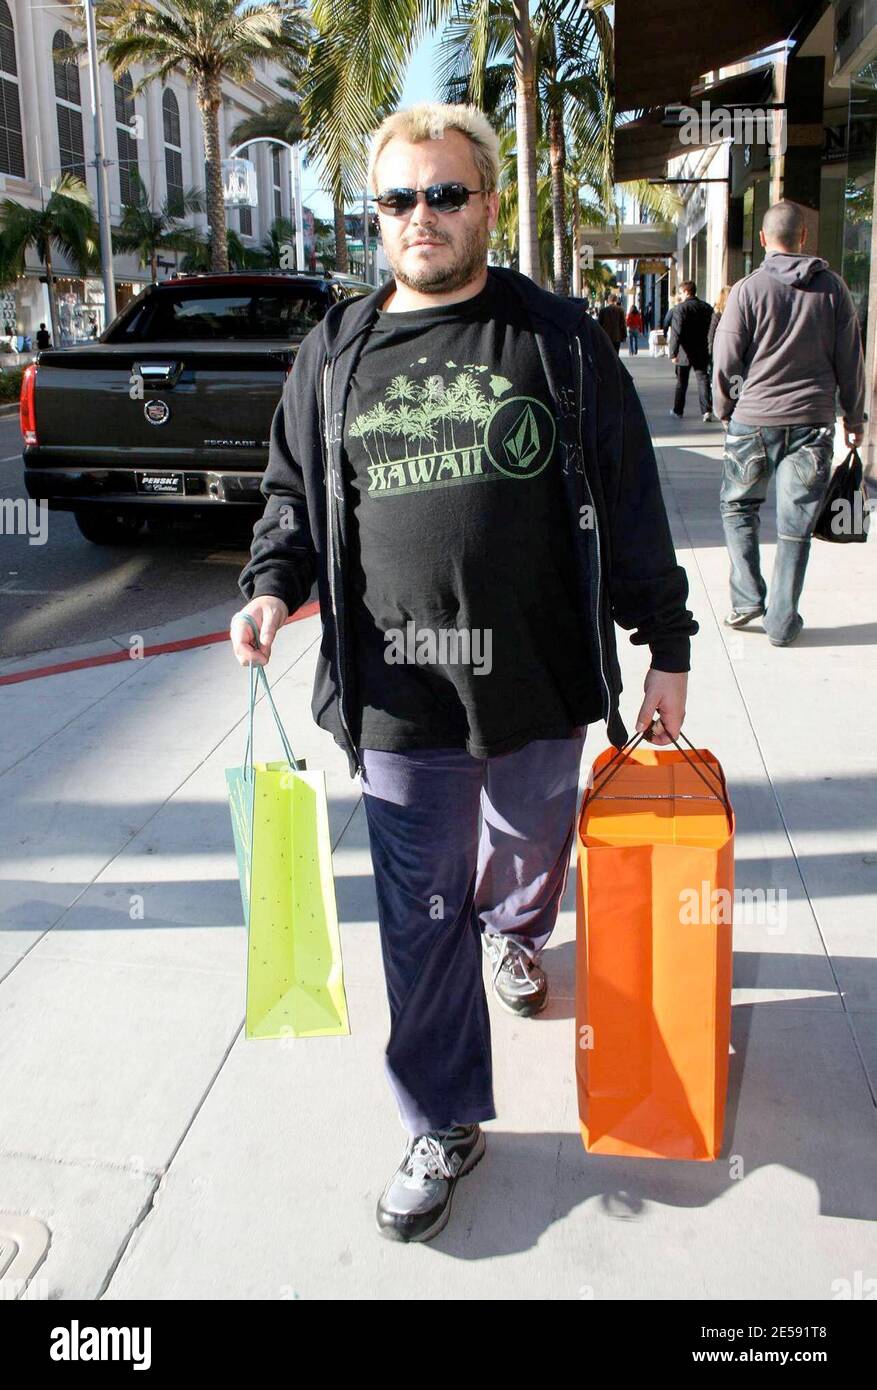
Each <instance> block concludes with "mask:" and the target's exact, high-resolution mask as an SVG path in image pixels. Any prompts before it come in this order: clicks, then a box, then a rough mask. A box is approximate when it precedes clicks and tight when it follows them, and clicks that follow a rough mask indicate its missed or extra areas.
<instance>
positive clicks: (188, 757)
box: [0, 354, 877, 1299]
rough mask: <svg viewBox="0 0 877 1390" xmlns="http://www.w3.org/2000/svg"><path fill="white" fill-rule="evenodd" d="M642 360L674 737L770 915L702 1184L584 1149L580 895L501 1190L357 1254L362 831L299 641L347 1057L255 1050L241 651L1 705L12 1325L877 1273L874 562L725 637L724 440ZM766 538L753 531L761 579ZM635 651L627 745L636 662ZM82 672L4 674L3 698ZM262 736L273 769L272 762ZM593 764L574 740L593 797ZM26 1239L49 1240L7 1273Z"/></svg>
mask: <svg viewBox="0 0 877 1390" xmlns="http://www.w3.org/2000/svg"><path fill="white" fill-rule="evenodd" d="M627 360H628V359H627V358H626V356H625V361H627ZM630 366H631V368H632V370H633V372H634V375H635V378H636V380H637V384H638V387H639V389H640V391H641V394H642V397H643V400H644V402H645V404H646V406H647V409H648V412H649V416H650V421H651V426H652V431H653V437H654V441H655V445H656V449H657V451H658V455H659V461H660V466H661V471H662V479H663V482H664V487H665V496H666V501H667V506H668V510H669V513H670V517H671V522H672V525H673V530H674V535H675V539H676V544H677V548H678V553H679V558H680V561H681V563H683V564H684V565H685V566H686V568H687V571H688V575H689V582H690V590H691V599H690V603H691V607H692V608H693V609H694V612H695V615H696V617H697V618H698V620H699V621H700V624H701V631H700V633H699V634H698V636H697V637H696V638H695V639H694V642H693V671H692V675H691V679H690V699H689V709H688V716H687V719H686V724H685V729H686V732H687V734H688V736H689V737H690V738H691V739H692V741H693V742H695V743H696V744H698V745H699V746H705V747H709V748H711V749H712V750H713V751H714V752H715V753H717V754H718V756H719V757H720V758H721V760H722V762H723V764H724V768H725V771H726V774H727V777H728V781H729V784H730V788H731V794H732V798H733V801H734V805H735V809H736V814H737V822H738V834H737V879H736V886H737V887H738V888H740V889H750V890H763V893H764V895H769V900H770V901H776V902H778V903H780V904H781V911H780V913H779V916H776V915H775V914H774V915H771V914H768V920H766V921H763V922H762V923H761V924H758V922H754V921H751V920H746V917H747V914H746V913H745V912H741V913H740V915H739V919H738V920H737V921H736V923H735V991H734V1005H735V1007H734V1022H733V1035H732V1036H733V1057H732V1059H731V1091H730V1098H729V1106H728V1115H727V1123H726V1141H725V1147H724V1150H723V1157H722V1158H721V1159H720V1160H719V1161H717V1162H716V1163H713V1164H708V1163H692V1164H685V1163H667V1162H648V1161H643V1160H621V1159H611V1158H595V1157H591V1156H589V1155H587V1154H586V1153H585V1152H584V1150H583V1148H582V1144H581V1140H580V1138H579V1134H578V1124H577V1114H576V1096H575V1082H574V1073H573V1066H574V1044H575V1037H574V999H573V967H574V954H573V943H574V933H575V920H574V893H573V886H574V885H573V876H572V874H571V875H570V879H569V884H568V889H567V895H566V898H565V903H564V911H563V912H562V914H561V918H560V921H559V923H558V927H557V930H556V933H555V936H554V937H553V939H552V942H551V944H550V945H549V947H548V949H547V950H546V952H545V958H544V963H545V967H546V970H547V971H548V974H549V976H550V980H551V989H552V994H551V1000H550V1003H549V1007H548V1009H547V1011H546V1012H545V1013H544V1014H543V1015H541V1016H540V1017H539V1018H538V1019H535V1020H516V1019H514V1018H512V1017H510V1016H509V1015H508V1014H506V1013H505V1012H504V1011H503V1010H502V1009H501V1008H499V1007H498V1006H496V1004H495V1002H494V1001H492V1002H491V1012H492V1018H493V1048H494V1059H495V1069H496V1098H497V1106H498V1111H499V1118H498V1119H497V1120H495V1121H493V1122H491V1123H490V1124H489V1125H487V1126H486V1130H487V1142H488V1155H487V1159H486V1161H485V1162H483V1163H482V1164H480V1165H479V1167H478V1168H477V1169H476V1170H475V1172H474V1173H473V1174H472V1175H471V1176H470V1177H468V1178H467V1179H466V1180H465V1181H464V1182H462V1183H461V1184H460V1186H459V1188H458V1191H457V1193H456V1196H455V1205H454V1213H453V1216H452V1219H451V1223H450V1225H449V1226H448V1228H447V1229H446V1231H445V1232H444V1233H443V1234H442V1235H441V1236H440V1237H439V1238H438V1239H437V1240H436V1241H434V1242H432V1243H431V1244H429V1245H427V1246H414V1247H400V1246H396V1245H392V1244H390V1243H388V1242H386V1241H384V1240H382V1239H381V1238H380V1237H379V1236H378V1234H377V1232H376V1230H375V1228H374V1215H373V1213H374V1205H375V1202H376V1200H377V1197H378V1195H379V1193H380V1191H381V1189H382V1187H383V1185H384V1182H385V1181H386V1178H387V1177H388V1175H389V1173H390V1171H391V1170H392V1168H393V1167H394V1166H395V1165H396V1163H397V1162H398V1160H399V1158H400V1156H401V1152H402V1145H403V1135H402V1131H401V1129H400V1127H399V1123H398V1120H397V1118H396V1113H395V1107H394V1104H393V1101H392V1098H391V1095H390V1092H389V1089H388V1088H387V1086H386V1084H385V1082H384V1079H383V1070H382V1065H383V1048H384V1044H385V1041H386V1034H387V1026H388V1015H387V1006H386V999H385V995H384V987H383V978H382V973H381V961H380V949H379V940H378V933H377V926H376V922H375V902H374V891H373V885H372V881H371V877H370V865H369V857H368V850H367V835H366V827H365V820H364V815H363V809H362V805H361V799H360V797H359V795H358V784H357V783H356V782H354V781H352V780H351V779H350V778H349V776H348V774H347V768H346V761H345V759H344V757H343V755H342V753H341V752H340V750H339V749H337V748H336V747H335V745H334V743H333V742H332V741H331V740H330V739H329V738H328V737H327V736H326V735H324V734H322V733H321V732H320V731H319V730H317V729H316V728H315V726H314V725H313V723H312V721H311V718H310V693H311V681H312V675H313V666H314V660H315V656H316V651H317V646H318V640H319V620H318V619H317V618H308V619H306V620H304V621H301V622H298V623H294V624H291V625H290V626H289V628H288V629H287V630H286V631H285V632H284V634H283V637H282V639H281V640H280V641H279V642H278V644H277V647H276V649H275V654H274V656H273V658H272V661H271V664H270V667H269V674H270V679H271V682H272V688H273V689H274V690H275V692H276V699H277V702H278V706H279V708H280V710H281V713H282V716H283V719H284V723H285V725H286V727H287V730H288V732H289V733H290V736H291V738H292V741H293V746H294V747H295V749H296V752H297V753H298V752H300V753H301V754H302V755H303V756H305V757H307V759H308V760H309V765H311V766H320V767H323V768H325V769H326V773H327V781H328V787H329V793H330V825H331V831H332V838H333V844H334V863H335V873H336V881H337V894H338V907H339V916H340V919H341V923H342V941H343V950H344V965H345V978H346V984H347V991H348V1002H349V1006H350V1019H351V1027H352V1035H351V1036H350V1037H344V1038H325V1039H311V1040H307V1041H282V1042H246V1041H245V1039H244V1037H243V1033H242V1018H243V997H244V969H245V937H244V930H243V927H242V925H241V908H240V895H239V890H238V885H237V880H236V866H235V858H234V852H233V846H232V840H231V827H230V821H229V814H228V808H227V804H226V797H225V785H224V776H223V771H224V768H225V767H226V766H230V765H232V764H234V763H237V762H239V761H240V759H241V756H242V753H243V747H244V741H245V736H246V735H245V716H246V700H247V681H246V676H245V674H244V673H243V672H242V671H241V669H240V668H239V667H238V666H237V664H236V662H235V661H234V660H233V658H232V656H231V652H230V649H229V648H228V646H227V645H226V644H218V645H215V646H208V647H201V648H196V649H193V650H190V651H182V652H177V653H171V654H164V655H157V656H154V657H149V658H146V659H144V660H140V661H130V662H123V663H119V664H114V665H109V666H98V667H94V668H90V669H83V670H76V671H71V672H67V673H64V674H60V675H55V676H48V677H43V678H40V679H38V680H34V681H24V682H21V683H19V684H13V685H7V686H5V687H0V710H2V718H0V789H2V796H0V843H2V845H3V855H2V861H3V862H2V868H0V874H2V880H0V906H2V916H0V1276H2V1275H3V1273H4V1272H5V1274H6V1277H7V1279H10V1280H12V1279H14V1278H24V1279H26V1278H28V1277H29V1273H30V1271H29V1269H28V1263H30V1265H31V1266H32V1265H33V1264H34V1262H35V1261H37V1260H40V1259H41V1260H42V1263H40V1264H39V1266H38V1268H37V1269H36V1271H35V1273H34V1274H33V1279H32V1282H31V1283H30V1284H29V1286H28V1287H27V1289H26V1291H25V1292H24V1293H23V1295H22V1296H24V1297H26V1298H39V1297H51V1298H61V1299H65V1298H73V1297H85V1298H96V1297H105V1298H107V1299H122V1298H129V1297H134V1298H150V1299H189V1298H191V1299H205V1298H225V1299H228V1298H231V1299H292V1298H302V1299H306V1298H317V1297H324V1298H339V1299H347V1298H364V1299H374V1298H382V1297H388V1298H405V1299H446V1298H473V1299H479V1298H488V1297H489V1298H495V1297H499V1298H503V1297H512V1298H520V1297H531V1298H546V1299H590V1298H594V1299H629V1298H656V1299H663V1298H682V1299H694V1298H710V1299H726V1298H727V1299H737V1298H792V1299H800V1298H816V1299H831V1298H833V1297H838V1296H841V1295H842V1294H843V1292H844V1290H845V1289H846V1288H847V1287H848V1288H849V1289H850V1290H851V1291H854V1290H855V1288H856V1287H861V1285H862V1281H863V1280H868V1279H869V1278H874V1277H877V1239H875V1234H874V1230H875V1228H874V1224H873V1223H874V1219H875V1216H877V1191H875V1181H874V1177H875V1173H874V1159H873V1154H874V1141H875V1130H877V1124H875V1090H877V962H875V955H877V949H875V942H877V937H875V920H874V918H875V913H874V902H875V897H874V894H875V887H877V814H875V810H877V807H875V795H874V790H873V788H874V785H875V782H874V777H875V770H877V768H875V763H877V755H875V750H874V747H873V745H872V744H871V742H870V739H869V738H868V736H867V727H868V725H867V718H868V713H869V696H870V695H871V692H872V691H873V689H874V679H875V674H877V612H875V603H874V593H875V585H874V580H873V568H872V563H871V562H872V550H873V546H874V541H873V540H872V541H871V542H870V543H869V545H867V546H846V547H844V546H828V545H824V544H821V543H814V546H813V550H812V555H811V562H810V570H809V573H808V580H807V585H806V588H805V593H804V599H803V603H802V612H803V615H804V619H805V623H806V627H805V631H804V633H803V635H802V637H801V638H800V639H799V641H798V643H797V644H796V645H795V646H793V647H790V648H788V649H777V648H773V647H772V646H770V644H769V643H768V641H767V639H766V637H765V636H764V634H763V632H762V631H761V628H760V625H759V624H758V623H755V624H753V625H752V627H751V628H749V629H747V630H745V631H743V632H732V631H731V630H729V629H727V628H724V627H723V626H722V625H721V618H722V616H723V614H724V612H725V611H726V610H727V607H728V601H727V592H726V587H727V560H726V555H725V551H724V547H723V543H722V533H721V525H720V520H719V515H718V503H717V497H718V486H719V472H720V458H721V438H722V435H721V430H720V427H719V426H718V425H702V424H701V423H700V420H699V417H697V416H695V417H694V418H693V419H685V420H684V421H682V422H678V421H676V420H673V419H672V418H671V417H670V415H669V410H670V405H671V399H672V368H671V367H670V364H669V363H668V362H667V361H666V359H658V360H654V359H651V358H650V357H648V356H647V355H645V354H641V355H640V356H639V357H638V358H636V359H633V360H632V361H631V362H630ZM694 404H696V402H694V401H692V400H691V399H690V401H689V412H691V410H692V408H693V405H694ZM774 535H775V532H774V528H773V523H772V519H770V518H769V516H766V517H765V521H764V523H763V529H762V537H763V540H764V555H765V569H766V572H767V573H768V578H769V570H770V563H771V559H772V545H773V539H774ZM238 606H239V605H238V598H237V594H236V592H235V590H234V587H233V584H230V588H229V599H228V604H227V605H220V606H219V607H218V608H215V609H212V610H211V611H210V612H209V613H206V614H198V615H195V616H193V618H192V619H191V620H190V621H189V623H188V625H187V624H186V622H185V621H184V620H181V621H176V622H175V623H173V624H168V625H166V626H165V627H162V628H155V629H152V630H148V631H144V632H143V633H142V636H143V638H144V641H145V643H146V644H147V646H148V645H151V644H153V643H157V642H162V641H167V640H173V639H174V638H176V637H179V636H182V635H184V629H185V630H186V631H188V632H210V631H217V630H221V629H222V628H223V627H225V626H227V623H228V619H229V617H230V615H231V614H232V613H233V612H234V611H235V610H236V608H237V607H238ZM618 636H619V651H620V654H621V658H622V664H623V670H624V677H625V688H626V689H625V697H624V702H623V713H624V715H625V718H626V721H627V723H628V725H629V726H630V727H632V724H633V720H634V718H635V715H636V712H637V710H638V707H639V697H640V692H641V687H642V679H643V676H644V674H645V667H646V658H645V657H644V654H643V652H642V651H641V650H640V651H638V650H636V649H634V648H633V647H631V646H630V644H629V642H628V641H627V637H626V634H624V633H623V632H621V631H619V634H618ZM129 637H130V634H129V633H117V634H112V635H110V636H109V637H108V638H107V641H106V642H105V643H103V644H100V647H99V648H98V647H94V648H89V649H88V651H91V650H95V651H97V650H104V651H106V650H113V649H114V648H118V647H119V646H122V647H127V645H128V640H129ZM85 654H87V651H86V650H85V649H78V648H72V649H65V650H64V651H63V652H57V651H53V652H50V653H40V654H39V659H35V658H33V657H31V658H26V659H24V660H21V661H17V662H11V661H7V662H2V663H0V677H2V676H3V675H4V674H9V673H11V672H13V671H15V670H16V669H21V668H26V667H28V666H35V665H46V664H50V663H54V662H56V661H63V660H69V659H74V658H75V657H76V656H77V655H79V656H82V655H85ZM257 718H258V720H259V721H260V722H257V743H256V751H257V756H273V755H274V740H275V738H276V735H275V734H274V731H273V726H272V722H271V719H270V715H269V714H268V713H267V712H266V711H265V709H264V707H263V708H260V710H259V712H258V716H257ZM605 742H606V739H605V731H604V729H603V726H602V725H594V726H592V727H591V728H590V730H589V733H588V739H587V743H586V750H585V767H584V768H583V775H584V773H585V772H586V769H587V766H588V765H589V763H590V761H591V759H592V758H593V757H594V756H595V755H596V753H597V752H598V751H600V749H601V748H603V747H604V746H605ZM783 895H784V896H783ZM25 1217H27V1218H30V1219H31V1221H32V1222H33V1223H35V1224H34V1231H35V1232H36V1234H35V1235H34V1233H33V1232H31V1235H32V1238H31V1239H30V1241H29V1243H28V1242H26V1241H22V1240H20V1239H19V1240H18V1241H17V1242H16V1237H15V1234H14V1227H15V1221H16V1220H18V1221H19V1222H20V1221H21V1218H25ZM43 1227H44V1228H46V1231H47V1240H46V1241H44V1242H43V1243H44V1244H47V1249H46V1251H45V1254H44V1257H43V1254H42V1249H43V1246H42V1244H41V1242H40V1239H39V1233H40V1231H42V1229H43ZM4 1230H6V1231H7V1233H9V1232H11V1234H7V1236H6V1239H5V1242H4V1235H3V1232H4ZM30 1249H33V1250H34V1251H35V1252H36V1253H35V1254H34V1255H33V1257H32V1258H30V1260H29V1256H28V1251H29V1250H30ZM16 1252H18V1253H17V1256H16ZM857 1279H858V1285H857V1283H856V1281H857Z"/></svg>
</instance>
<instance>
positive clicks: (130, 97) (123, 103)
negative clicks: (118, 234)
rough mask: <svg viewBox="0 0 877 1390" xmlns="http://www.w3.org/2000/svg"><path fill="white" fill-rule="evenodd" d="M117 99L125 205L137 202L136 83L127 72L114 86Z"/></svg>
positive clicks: (120, 160)
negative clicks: (134, 176)
mask: <svg viewBox="0 0 877 1390" xmlns="http://www.w3.org/2000/svg"><path fill="white" fill-rule="evenodd" d="M114 90H115V97H116V141H117V144H118V148H119V193H120V196H121V200H122V203H123V205H124V204H125V203H133V202H135V187H136V178H132V177H131V176H132V174H134V175H137V174H138V173H139V169H138V167H137V140H136V138H135V135H134V129H135V126H136V119H135V118H136V114H137V113H136V111H135V109H134V83H133V81H132V80H131V74H130V72H126V73H125V74H124V76H123V77H120V78H119V80H118V82H116V83H115V84H114Z"/></svg>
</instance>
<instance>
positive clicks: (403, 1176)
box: [377, 1125, 486, 1243]
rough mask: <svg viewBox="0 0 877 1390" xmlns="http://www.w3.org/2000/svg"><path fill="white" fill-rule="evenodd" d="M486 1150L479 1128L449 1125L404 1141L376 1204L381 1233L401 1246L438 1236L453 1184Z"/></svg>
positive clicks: (447, 1214) (444, 1223) (470, 1168)
mask: <svg viewBox="0 0 877 1390" xmlns="http://www.w3.org/2000/svg"><path fill="white" fill-rule="evenodd" d="M485 1148H486V1144H485V1140H484V1134H483V1133H482V1131H481V1128H480V1126H478V1125H454V1126H453V1127H452V1128H451V1129H442V1130H434V1131H433V1132H432V1133H430V1134H418V1135H417V1136H416V1137H415V1138H413V1139H409V1140H408V1143H407V1144H406V1146H405V1153H404V1155H403V1157H402V1162H401V1163H400V1164H399V1167H398V1168H397V1169H396V1171H395V1173H394V1174H393V1176H392V1177H391V1178H390V1181H389V1182H388V1183H387V1186H386V1187H385V1188H384V1190H383V1193H382V1194H381V1197H380V1200H379V1201H378V1206H377V1221H378V1230H379V1231H380V1233H381V1235H382V1236H386V1238H387V1240H399V1241H404V1242H406V1243H408V1242H411V1241H415V1240H432V1238H433V1236H437V1235H438V1233H439V1231H442V1230H444V1228H445V1226H446V1225H447V1224H448V1219H449V1218H450V1215H451V1199H452V1198H453V1195H454V1188H455V1186H456V1184H457V1180H458V1179H459V1178H462V1177H465V1175H466V1174H467V1173H471V1171H472V1169H473V1168H474V1167H475V1165H476V1164H477V1163H480V1162H481V1159H482V1158H483V1157H484V1150H485Z"/></svg>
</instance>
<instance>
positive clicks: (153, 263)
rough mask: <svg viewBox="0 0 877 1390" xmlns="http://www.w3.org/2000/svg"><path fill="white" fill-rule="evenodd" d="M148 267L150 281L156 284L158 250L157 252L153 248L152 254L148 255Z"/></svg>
mask: <svg viewBox="0 0 877 1390" xmlns="http://www.w3.org/2000/svg"><path fill="white" fill-rule="evenodd" d="M149 269H150V271H151V273H152V283H153V285H157V284H158V252H157V251H156V250H153V252H152V255H151V256H150V257H149Z"/></svg>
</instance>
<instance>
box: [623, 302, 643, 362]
mask: <svg viewBox="0 0 877 1390" xmlns="http://www.w3.org/2000/svg"><path fill="white" fill-rule="evenodd" d="M643 331H644V330H643V316H642V314H641V313H640V311H639V309H638V308H637V307H636V305H635V304H631V306H630V310H629V312H628V315H627V346H628V351H629V353H630V355H631V357H636V355H637V353H638V352H639V335H640V333H642V332H643Z"/></svg>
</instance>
